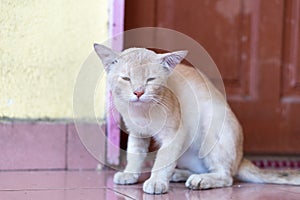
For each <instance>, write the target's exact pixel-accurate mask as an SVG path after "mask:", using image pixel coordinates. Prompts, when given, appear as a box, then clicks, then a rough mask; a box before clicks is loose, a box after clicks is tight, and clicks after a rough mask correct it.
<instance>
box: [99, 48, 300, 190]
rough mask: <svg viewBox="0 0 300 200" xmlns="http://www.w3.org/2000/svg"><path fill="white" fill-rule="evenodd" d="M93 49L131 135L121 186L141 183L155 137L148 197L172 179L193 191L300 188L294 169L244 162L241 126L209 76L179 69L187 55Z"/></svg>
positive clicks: (118, 178) (146, 185)
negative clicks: (238, 186) (238, 184)
mask: <svg viewBox="0 0 300 200" xmlns="http://www.w3.org/2000/svg"><path fill="white" fill-rule="evenodd" d="M94 49H95V52H96V53H97V55H98V56H99V57H100V59H101V61H102V63H103V65H104V68H105V70H106V72H107V81H108V84H109V87H110V90H111V92H112V96H113V102H114V105H115V108H116V109H117V110H118V111H119V112H120V114H121V116H122V118H123V120H124V122H125V125H126V128H127V130H128V132H129V136H128V147H127V164H126V167H125V169H124V171H123V172H117V173H116V174H115V175H114V179H113V180H114V183H115V184H135V183H137V182H138V179H139V176H140V174H141V173H140V172H141V171H142V168H143V162H144V160H145V158H146V156H147V152H148V147H149V143H150V138H154V139H155V140H156V141H157V142H158V143H159V149H158V151H157V155H156V158H155V162H154V165H153V167H152V170H151V176H150V178H149V179H148V180H146V181H145V182H144V184H143V191H144V192H145V193H149V194H163V193H166V192H168V189H169V182H170V181H174V182H180V181H185V185H186V187H187V188H190V189H194V190H198V189H210V188H219V187H226V186H231V185H232V184H233V178H237V179H239V180H241V181H247V182H255V183H275V184H291V185H300V175H299V174H297V172H295V171H271V170H262V169H259V168H257V167H256V166H255V165H254V164H252V163H251V162H250V161H248V160H246V159H245V158H243V131H242V128H241V125H240V123H239V121H238V120H237V118H236V116H235V115H234V113H233V112H232V110H231V109H230V107H229V105H228V104H227V102H226V100H225V98H224V96H223V95H222V94H221V93H220V92H219V91H218V90H217V89H216V88H215V87H214V85H213V84H212V83H211V82H210V81H209V80H208V78H207V77H206V76H205V75H204V74H203V73H201V72H200V71H199V70H196V69H195V68H193V67H188V66H185V65H183V64H180V63H181V61H182V60H183V59H184V58H185V56H186V55H187V53H188V52H187V51H176V52H171V53H164V54H157V53H155V52H154V51H151V50H148V49H145V48H129V49H126V50H124V51H123V52H121V53H117V52H115V51H113V50H112V49H110V48H108V47H106V46H104V45H100V44H94Z"/></svg>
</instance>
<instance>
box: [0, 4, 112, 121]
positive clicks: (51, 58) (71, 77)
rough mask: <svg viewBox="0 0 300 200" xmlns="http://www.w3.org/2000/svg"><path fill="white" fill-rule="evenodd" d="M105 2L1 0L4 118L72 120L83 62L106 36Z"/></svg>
mask: <svg viewBox="0 0 300 200" xmlns="http://www.w3.org/2000/svg"><path fill="white" fill-rule="evenodd" d="M107 1H108V0H86V1H82V0H51V1H49V0H1V8H0V9H1V10H0V69H1V70H0V76H1V80H0V118H3V117H8V118H25V119H28V118H33V119H36V118H53V119H57V118H67V119H68V118H72V117H73V108H72V96H73V89H74V84H75V79H76V76H77V74H78V72H79V69H80V67H81V64H82V63H83V62H84V60H85V59H86V58H87V57H88V55H89V54H90V53H91V52H92V51H93V48H92V47H93V43H94V42H102V41H104V40H105V39H106V38H107V35H108V27H107V22H108V13H107V12H108V11H107V10H108V9H107V7H108V5H107ZM101 90H103V88H101ZM103 94H104V93H103V92H102V96H101V97H100V96H99V97H98V99H99V98H101V100H99V102H100V104H101V105H100V108H101V109H99V110H100V112H99V116H102V115H103Z"/></svg>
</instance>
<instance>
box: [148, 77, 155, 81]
mask: <svg viewBox="0 0 300 200" xmlns="http://www.w3.org/2000/svg"><path fill="white" fill-rule="evenodd" d="M154 80H155V78H148V79H147V82H150V81H154Z"/></svg>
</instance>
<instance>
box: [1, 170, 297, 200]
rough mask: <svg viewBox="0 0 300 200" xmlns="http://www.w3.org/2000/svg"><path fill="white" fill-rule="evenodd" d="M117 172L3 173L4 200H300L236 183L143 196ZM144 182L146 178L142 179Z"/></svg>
mask: <svg viewBox="0 0 300 200" xmlns="http://www.w3.org/2000/svg"><path fill="white" fill-rule="evenodd" d="M113 173H114V172H113V171H102V172H95V171H32V172H0V199H1V200H21V199H22V200H48V199H49V200H50V199H51V200H96V199H97V200H116V199H125V200H128V199H138V200H140V199H146V200H152V199H155V200H156V199H164V200H165V199H172V200H181V199H188V200H196V199H201V200H202V199H209V200H214V199H218V200H227V199H238V200H243V199H272V200H274V199H281V200H282V199H289V200H290V199H295V200H299V199H300V187H296V186H282V185H264V184H249V183H235V184H234V186H233V187H228V188H221V189H212V190H202V191H192V190H189V189H187V188H185V186H184V184H183V183H176V184H175V183H171V186H170V191H169V193H168V194H164V195H148V194H144V193H143V192H142V182H141V183H139V184H137V185H131V186H119V185H114V184H113V183H112V176H113ZM142 179H144V178H142Z"/></svg>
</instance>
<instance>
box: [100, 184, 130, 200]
mask: <svg viewBox="0 0 300 200" xmlns="http://www.w3.org/2000/svg"><path fill="white" fill-rule="evenodd" d="M106 189H107V190H110V191H112V192H116V193H118V194H121V195H123V196H125V197H128V198H130V199H133V200H135V198H133V197H131V196H129V195H127V194H124V193H122V192H119V191H117V190H115V189H113V188H109V187H107V188H106Z"/></svg>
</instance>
